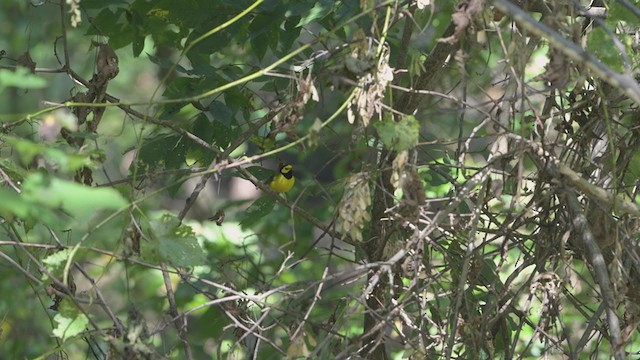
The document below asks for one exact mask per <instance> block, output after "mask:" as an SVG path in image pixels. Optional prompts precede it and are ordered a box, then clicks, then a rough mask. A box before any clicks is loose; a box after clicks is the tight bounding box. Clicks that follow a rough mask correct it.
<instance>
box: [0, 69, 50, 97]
mask: <svg viewBox="0 0 640 360" xmlns="http://www.w3.org/2000/svg"><path fill="white" fill-rule="evenodd" d="M46 86H47V81H46V80H45V79H43V78H42V77H40V76H38V75H34V74H31V73H30V72H29V70H28V69H27V68H25V67H17V68H16V70H15V71H11V70H6V69H0V94H1V93H2V92H3V91H4V90H5V89H6V88H8V87H15V88H19V89H42V88H44V87H46Z"/></svg>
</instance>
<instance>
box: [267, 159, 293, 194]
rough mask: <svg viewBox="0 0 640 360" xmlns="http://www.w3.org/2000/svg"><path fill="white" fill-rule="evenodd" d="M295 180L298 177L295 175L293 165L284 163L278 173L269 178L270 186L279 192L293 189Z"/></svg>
mask: <svg viewBox="0 0 640 360" xmlns="http://www.w3.org/2000/svg"><path fill="white" fill-rule="evenodd" d="M295 182H296V178H295V176H293V165H290V164H283V163H281V164H280V168H279V169H278V173H277V174H275V175H274V176H272V177H271V178H269V180H267V183H268V184H269V187H270V188H271V189H272V190H273V191H275V192H279V193H283V192H287V191H289V190H291V188H292V187H293V184H294V183H295Z"/></svg>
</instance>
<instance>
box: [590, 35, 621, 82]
mask: <svg viewBox="0 0 640 360" xmlns="http://www.w3.org/2000/svg"><path fill="white" fill-rule="evenodd" d="M587 50H588V51H589V52H590V53H592V54H594V55H595V56H596V57H597V58H598V59H600V61H602V62H603V63H605V64H607V65H608V66H610V67H611V68H613V69H614V70H616V71H619V72H621V71H622V70H623V69H624V67H623V62H622V57H621V54H620V51H619V50H618V49H617V48H616V46H615V45H614V44H613V42H612V41H611V38H610V37H609V34H607V32H606V31H605V30H604V29H602V28H601V27H597V28H595V29H593V30H592V31H591V32H590V33H589V35H588V37H587Z"/></svg>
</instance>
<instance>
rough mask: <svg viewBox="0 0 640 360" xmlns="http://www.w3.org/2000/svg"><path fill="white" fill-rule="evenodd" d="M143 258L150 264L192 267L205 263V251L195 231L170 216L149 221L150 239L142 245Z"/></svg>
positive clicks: (166, 215)
mask: <svg viewBox="0 0 640 360" xmlns="http://www.w3.org/2000/svg"><path fill="white" fill-rule="evenodd" d="M142 256H143V258H144V259H145V260H146V261H149V262H153V263H160V262H168V263H170V264H173V265H175V266H184V267H192V266H196V265H202V264H204V263H205V256H204V253H203V250H202V248H201V247H200V244H198V240H197V239H196V237H195V234H194V233H193V230H192V229H191V228H190V227H188V226H186V225H181V224H180V223H179V221H178V219H176V218H175V217H174V216H171V215H169V214H165V215H162V216H161V217H160V218H159V219H155V220H150V221H149V230H148V238H147V241H146V242H143V243H142Z"/></svg>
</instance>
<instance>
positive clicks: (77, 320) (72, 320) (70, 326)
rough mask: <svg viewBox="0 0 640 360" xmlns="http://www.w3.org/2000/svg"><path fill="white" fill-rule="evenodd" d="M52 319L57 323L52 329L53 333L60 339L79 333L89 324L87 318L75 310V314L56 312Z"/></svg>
mask: <svg viewBox="0 0 640 360" xmlns="http://www.w3.org/2000/svg"><path fill="white" fill-rule="evenodd" d="M53 320H54V321H55V322H56V323H58V326H56V328H55V329H53V335H55V336H56V337H58V338H60V339H62V340H66V339H69V338H72V337H74V336H76V335H78V334H80V333H81V332H83V331H84V330H85V329H86V328H87V325H88V324H89V319H87V317H86V316H85V315H84V314H82V313H80V312H77V314H76V315H75V316H68V315H62V314H61V313H58V314H56V316H55V317H54V318H53Z"/></svg>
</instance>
